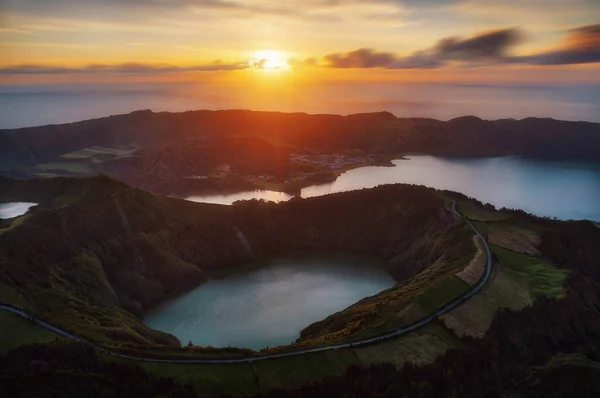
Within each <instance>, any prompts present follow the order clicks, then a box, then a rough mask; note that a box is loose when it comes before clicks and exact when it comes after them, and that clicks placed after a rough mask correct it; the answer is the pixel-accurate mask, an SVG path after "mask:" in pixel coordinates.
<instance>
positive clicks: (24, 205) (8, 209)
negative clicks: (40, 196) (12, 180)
mask: <svg viewBox="0 0 600 398" xmlns="http://www.w3.org/2000/svg"><path fill="white" fill-rule="evenodd" d="M35 205H37V203H31V202H8V203H0V218H13V217H17V216H20V215H22V214H25V213H27V210H29V209H30V208H31V207H33V206H35Z"/></svg>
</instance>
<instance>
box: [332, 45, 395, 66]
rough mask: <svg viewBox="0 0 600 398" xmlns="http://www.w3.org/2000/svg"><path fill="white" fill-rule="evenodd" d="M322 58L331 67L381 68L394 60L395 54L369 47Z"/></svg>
mask: <svg viewBox="0 0 600 398" xmlns="http://www.w3.org/2000/svg"><path fill="white" fill-rule="evenodd" d="M323 58H324V60H325V62H326V65H327V66H329V67H332V68H381V67H386V66H388V65H390V64H392V63H393V62H394V61H395V60H396V56H395V55H394V54H392V53H387V52H378V51H375V50H372V49H370V48H361V49H358V50H355V51H351V52H347V53H335V54H329V55H326V56H324V57H323Z"/></svg>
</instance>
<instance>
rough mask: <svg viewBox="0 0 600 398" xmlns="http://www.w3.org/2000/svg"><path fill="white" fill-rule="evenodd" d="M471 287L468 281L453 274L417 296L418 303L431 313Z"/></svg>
mask: <svg viewBox="0 0 600 398" xmlns="http://www.w3.org/2000/svg"><path fill="white" fill-rule="evenodd" d="M469 288H470V286H469V285H468V284H467V283H465V282H464V281H462V280H460V279H459V278H457V277H455V276H453V277H451V278H448V279H446V280H444V281H443V282H442V283H440V284H439V285H437V286H435V287H434V288H432V289H430V290H428V291H426V292H425V293H423V294H421V295H420V296H419V297H418V298H417V303H418V304H419V306H420V307H421V308H423V310H425V311H426V312H427V313H431V312H433V311H435V310H437V309H438V308H440V307H441V306H442V305H444V304H446V303H447V302H448V301H450V300H452V299H453V298H454V297H457V296H459V295H461V294H463V293H465V292H466V291H467V290H469Z"/></svg>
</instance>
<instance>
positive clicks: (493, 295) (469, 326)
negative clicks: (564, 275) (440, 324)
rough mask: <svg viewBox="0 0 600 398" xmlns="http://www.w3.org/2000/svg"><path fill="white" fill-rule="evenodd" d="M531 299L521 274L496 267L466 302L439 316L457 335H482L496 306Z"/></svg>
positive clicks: (513, 306)
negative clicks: (487, 279) (480, 287)
mask: <svg viewBox="0 0 600 398" xmlns="http://www.w3.org/2000/svg"><path fill="white" fill-rule="evenodd" d="M508 271H509V270H508ZM531 302H532V299H531V296H530V294H529V288H528V282H527V280H525V279H524V278H523V277H522V275H518V274H516V273H513V272H507V270H505V269H499V270H496V271H495V273H494V274H493V275H492V277H491V278H490V280H489V281H488V282H487V283H486V284H485V286H484V288H483V289H482V291H481V292H479V293H478V294H476V295H475V296H473V297H471V298H470V299H469V302H468V304H465V305H461V306H459V307H457V308H455V309H454V310H452V311H450V313H448V314H446V315H444V316H443V317H442V319H443V321H444V323H445V325H446V326H447V327H449V328H450V329H452V330H454V331H455V332H456V334H457V335H458V336H464V335H468V336H471V337H482V336H483V334H484V333H485V332H486V331H487V330H488V328H489V327H490V325H491V324H492V320H493V319H494V315H495V314H496V311H497V310H498V309H499V308H510V309H512V310H515V311H517V310H520V309H522V308H524V307H525V306H527V305H530V304H531Z"/></svg>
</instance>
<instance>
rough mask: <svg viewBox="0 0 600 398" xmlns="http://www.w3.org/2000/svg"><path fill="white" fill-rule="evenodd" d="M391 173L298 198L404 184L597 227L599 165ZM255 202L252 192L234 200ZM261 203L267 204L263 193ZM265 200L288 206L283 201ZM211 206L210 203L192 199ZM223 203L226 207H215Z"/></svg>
mask: <svg viewBox="0 0 600 398" xmlns="http://www.w3.org/2000/svg"><path fill="white" fill-rule="evenodd" d="M393 163H394V164H395V165H396V167H374V166H369V167H361V168H358V169H354V170H350V171H348V172H346V173H344V174H342V175H341V176H340V177H339V178H338V179H337V180H336V181H335V182H333V183H331V184H325V185H317V186H311V187H307V188H304V189H303V190H302V197H312V196H320V195H326V194H330V193H337V192H345V191H350V190H354V189H361V188H372V187H375V186H377V185H381V184H395V183H409V184H419V185H425V186H429V187H433V188H438V189H448V190H451V191H456V192H461V193H463V194H465V195H468V196H471V197H474V198H476V199H478V200H480V201H482V202H484V203H485V202H488V203H491V204H493V205H495V206H497V207H509V208H516V209H522V210H525V211H527V212H529V213H533V214H537V215H539V216H546V217H557V218H560V219H574V220H580V219H587V220H595V221H600V165H598V164H589V163H577V162H546V161H537V160H530V159H523V158H519V157H499V158H479V159H449V158H436V157H433V156H408V157H407V159H406V160H394V161H393ZM238 195H239V196H240V197H242V196H243V197H249V198H252V197H254V196H252V195H253V193H252V192H246V193H241V194H238ZM260 195H261V196H260V197H262V198H267V199H268V198H269V195H271V194H267V193H264V192H262V193H260ZM272 197H273V198H275V199H270V200H276V199H278V200H287V199H288V198H287V196H286V195H283V196H280V197H277V196H276V195H274V196H272ZM195 200H196V201H199V202H200V201H211V202H212V200H213V198H212V197H210V196H206V197H198V196H197V197H195ZM219 203H225V204H227V203H226V202H219Z"/></svg>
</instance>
